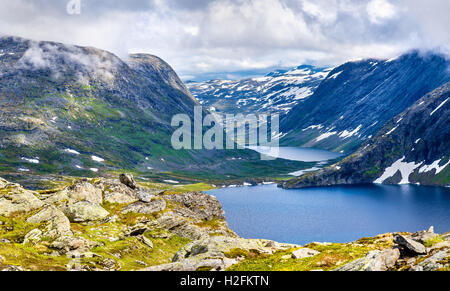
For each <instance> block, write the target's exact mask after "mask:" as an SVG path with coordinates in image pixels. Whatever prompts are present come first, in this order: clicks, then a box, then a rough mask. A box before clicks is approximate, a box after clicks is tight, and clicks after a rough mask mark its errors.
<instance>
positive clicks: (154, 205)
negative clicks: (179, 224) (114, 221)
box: [122, 198, 167, 214]
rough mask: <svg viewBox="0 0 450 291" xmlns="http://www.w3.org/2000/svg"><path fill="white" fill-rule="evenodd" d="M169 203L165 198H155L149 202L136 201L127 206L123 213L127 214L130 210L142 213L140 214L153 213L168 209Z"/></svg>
mask: <svg viewBox="0 0 450 291" xmlns="http://www.w3.org/2000/svg"><path fill="white" fill-rule="evenodd" d="M166 207H167V203H166V201H165V200H164V199H161V198H155V199H153V200H152V201H151V202H149V203H145V202H141V201H138V202H135V203H132V204H130V205H128V206H127V207H125V208H124V209H123V211H122V213H123V214H127V213H130V212H134V213H140V214H153V213H155V212H160V211H163V210H164V209H166Z"/></svg>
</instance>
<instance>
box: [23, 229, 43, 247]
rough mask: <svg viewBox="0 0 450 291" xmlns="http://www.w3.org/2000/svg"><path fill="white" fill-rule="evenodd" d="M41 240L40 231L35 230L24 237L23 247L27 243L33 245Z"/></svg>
mask: <svg viewBox="0 0 450 291" xmlns="http://www.w3.org/2000/svg"><path fill="white" fill-rule="evenodd" d="M41 238H42V231H41V230H40V229H38V228H35V229H33V230H32V231H30V232H29V233H27V234H26V235H25V238H24V240H23V244H24V245H25V244H28V243H33V244H34V243H37V242H39V241H40V240H41Z"/></svg>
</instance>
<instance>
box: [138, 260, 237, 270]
mask: <svg viewBox="0 0 450 291" xmlns="http://www.w3.org/2000/svg"><path fill="white" fill-rule="evenodd" d="M237 263H239V261H238V260H235V259H229V258H220V259H208V260H202V261H196V260H184V261H182V262H175V263H170V264H164V265H158V266H152V267H149V268H145V269H142V270H140V271H151V272H156V271H169V272H170V271H172V272H179V271H185V272H195V271H201V270H206V271H225V270H226V269H228V268H229V267H231V266H233V265H235V264H237Z"/></svg>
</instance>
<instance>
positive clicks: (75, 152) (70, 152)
mask: <svg viewBox="0 0 450 291" xmlns="http://www.w3.org/2000/svg"><path fill="white" fill-rule="evenodd" d="M64 151H65V152H66V153H69V154H73V155H79V154H80V153H79V152H77V151H76V150H72V149H65V150H64Z"/></svg>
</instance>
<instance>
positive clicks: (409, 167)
mask: <svg viewBox="0 0 450 291" xmlns="http://www.w3.org/2000/svg"><path fill="white" fill-rule="evenodd" d="M404 160H405V157H403V158H401V159H400V160H398V161H396V162H395V163H394V164H392V166H390V167H389V168H386V170H385V171H384V174H383V175H382V176H381V177H380V178H378V179H376V180H375V182H374V183H375V184H383V183H384V182H385V181H386V180H387V179H389V178H391V177H393V176H394V175H395V174H396V173H397V172H398V171H400V173H401V175H402V180H401V181H400V183H399V184H400V185H403V184H409V176H410V175H411V174H412V172H414V170H415V169H417V168H418V167H420V166H421V165H422V164H423V162H422V163H420V164H416V163H415V162H411V163H406V162H404Z"/></svg>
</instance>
